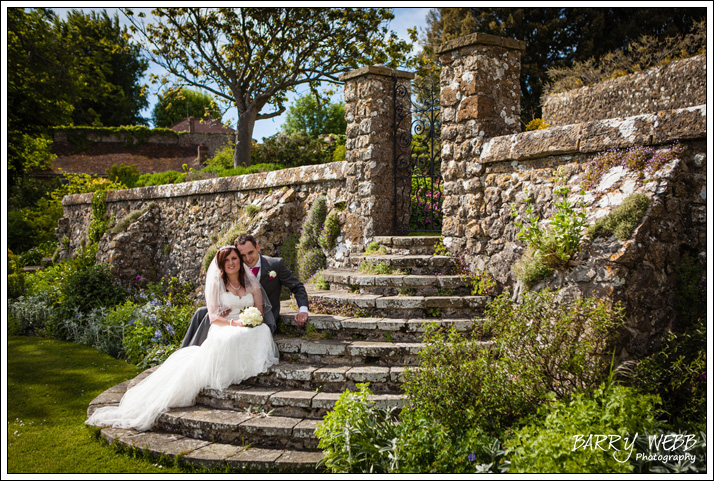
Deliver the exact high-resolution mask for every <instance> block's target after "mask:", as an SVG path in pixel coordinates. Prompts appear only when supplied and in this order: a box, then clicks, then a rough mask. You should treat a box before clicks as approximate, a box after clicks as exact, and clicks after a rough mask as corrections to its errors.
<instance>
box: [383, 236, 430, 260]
mask: <svg viewBox="0 0 714 481" xmlns="http://www.w3.org/2000/svg"><path fill="white" fill-rule="evenodd" d="M441 240H442V237H441V236H418V237H417V236H377V237H375V238H374V242H376V243H377V244H379V245H380V246H384V247H385V249H386V250H387V253H389V254H402V255H410V254H419V255H424V254H426V255H432V254H434V247H435V246H436V244H438V243H439V242H440V241H441Z"/></svg>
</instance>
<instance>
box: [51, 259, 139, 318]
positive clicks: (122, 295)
mask: <svg viewBox="0 0 714 481" xmlns="http://www.w3.org/2000/svg"><path fill="white" fill-rule="evenodd" d="M61 290H62V298H61V305H60V311H61V313H62V314H63V315H64V316H65V317H72V316H73V315H74V314H75V313H76V312H79V313H83V314H86V313H88V312H89V311H91V310H93V309H95V308H99V307H113V306H115V305H117V304H120V303H122V302H124V300H125V299H126V297H127V292H126V290H125V289H124V288H123V287H121V285H119V283H118V282H117V281H116V279H114V277H113V276H112V273H111V267H110V266H109V265H108V264H94V265H91V266H88V267H86V268H84V269H77V270H75V271H73V272H71V273H70V274H69V275H68V276H67V277H66V279H65V280H64V284H63V286H62V288H61Z"/></svg>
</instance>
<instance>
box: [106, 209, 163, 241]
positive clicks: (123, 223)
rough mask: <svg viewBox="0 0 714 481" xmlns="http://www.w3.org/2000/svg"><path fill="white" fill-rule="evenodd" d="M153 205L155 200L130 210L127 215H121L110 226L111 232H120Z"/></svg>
mask: <svg viewBox="0 0 714 481" xmlns="http://www.w3.org/2000/svg"><path fill="white" fill-rule="evenodd" d="M154 206H156V202H149V203H148V204H146V205H145V206H144V207H142V208H141V209H137V210H132V211H131V212H129V213H128V214H127V215H125V216H124V217H122V218H121V220H119V222H117V223H116V225H115V226H114V227H113V228H112V233H113V234H120V233H122V232H124V231H126V230H127V229H128V228H129V226H130V225H131V224H133V223H134V222H136V220H137V219H138V218H139V217H141V216H142V215H144V214H146V213H147V212H148V211H149V209H151V208H152V207H154Z"/></svg>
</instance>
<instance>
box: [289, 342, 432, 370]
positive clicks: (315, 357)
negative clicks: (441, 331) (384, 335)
mask: <svg viewBox="0 0 714 481" xmlns="http://www.w3.org/2000/svg"><path fill="white" fill-rule="evenodd" d="M275 343H276V344H277V345H278V348H279V349H280V355H281V358H282V359H287V360H289V361H290V362H301V363H302V362H308V363H310V362H314V363H318V362H319V363H324V364H332V365H334V364H375V365H377V364H378V365H394V364H397V365H416V364H417V357H416V355H417V353H418V352H419V350H420V349H421V348H422V346H423V345H422V343H420V342H388V341H352V340H348V339H320V340H311V339H302V338H294V337H281V336H276V337H275Z"/></svg>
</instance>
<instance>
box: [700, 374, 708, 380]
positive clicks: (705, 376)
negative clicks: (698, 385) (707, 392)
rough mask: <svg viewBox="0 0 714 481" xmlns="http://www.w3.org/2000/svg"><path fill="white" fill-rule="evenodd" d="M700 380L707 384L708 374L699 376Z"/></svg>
mask: <svg viewBox="0 0 714 481" xmlns="http://www.w3.org/2000/svg"><path fill="white" fill-rule="evenodd" d="M699 379H700V380H702V381H705V382H706V380H707V373H703V374H700V375H699Z"/></svg>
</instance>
